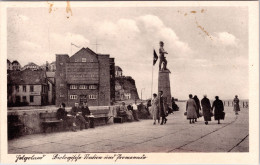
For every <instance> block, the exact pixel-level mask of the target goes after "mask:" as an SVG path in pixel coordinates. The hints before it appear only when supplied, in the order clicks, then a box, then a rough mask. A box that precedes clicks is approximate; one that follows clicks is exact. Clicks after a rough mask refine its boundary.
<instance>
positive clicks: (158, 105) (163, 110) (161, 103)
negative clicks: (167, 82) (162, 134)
mask: <svg viewBox="0 0 260 165" xmlns="http://www.w3.org/2000/svg"><path fill="white" fill-rule="evenodd" d="M151 112H152V115H153V121H154V122H153V124H154V125H156V121H158V123H160V121H161V125H163V124H166V122H167V118H166V117H167V115H168V104H167V98H166V97H163V91H159V93H158V95H157V94H156V93H154V94H153V99H152V105H151Z"/></svg>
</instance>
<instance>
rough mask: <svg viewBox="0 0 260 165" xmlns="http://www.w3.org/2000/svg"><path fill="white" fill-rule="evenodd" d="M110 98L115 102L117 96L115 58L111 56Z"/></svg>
mask: <svg viewBox="0 0 260 165" xmlns="http://www.w3.org/2000/svg"><path fill="white" fill-rule="evenodd" d="M109 60H110V62H109V64H110V99H111V102H115V100H116V96H115V92H116V90H115V59H114V58H110V59H109Z"/></svg>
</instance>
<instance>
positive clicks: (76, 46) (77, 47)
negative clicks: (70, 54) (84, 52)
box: [70, 43, 80, 48]
mask: <svg viewBox="0 0 260 165" xmlns="http://www.w3.org/2000/svg"><path fill="white" fill-rule="evenodd" d="M70 44H71V45H73V46H75V47H77V48H80V47H79V46H77V45H75V44H73V43H70Z"/></svg>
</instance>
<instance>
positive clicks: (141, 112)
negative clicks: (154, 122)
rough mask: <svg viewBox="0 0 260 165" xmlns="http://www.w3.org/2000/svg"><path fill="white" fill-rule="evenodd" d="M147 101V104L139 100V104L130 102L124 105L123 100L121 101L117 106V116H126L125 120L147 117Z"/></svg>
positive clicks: (148, 114)
mask: <svg viewBox="0 0 260 165" xmlns="http://www.w3.org/2000/svg"><path fill="white" fill-rule="evenodd" d="M149 107H150V106H149V102H148V103H147V106H145V105H144V104H143V102H141V103H140V104H139V105H137V104H136V101H135V102H134V103H130V104H129V105H127V106H126V104H125V102H122V103H121V105H120V107H118V111H117V116H119V117H123V118H126V120H127V121H129V122H131V121H139V119H149V117H150V116H151V114H150V112H149V110H148V109H149Z"/></svg>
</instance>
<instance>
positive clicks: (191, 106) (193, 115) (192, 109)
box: [186, 94, 197, 124]
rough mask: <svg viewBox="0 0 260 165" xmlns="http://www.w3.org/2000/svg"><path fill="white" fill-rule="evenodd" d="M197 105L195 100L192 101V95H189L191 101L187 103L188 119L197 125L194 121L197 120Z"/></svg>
mask: <svg viewBox="0 0 260 165" xmlns="http://www.w3.org/2000/svg"><path fill="white" fill-rule="evenodd" d="M196 109H197V105H196V102H195V101H194V99H192V94H190V95H189V99H188V101H187V103H186V111H187V119H188V120H190V124H191V123H195V122H194V120H195V119H197V112H196Z"/></svg>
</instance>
